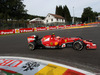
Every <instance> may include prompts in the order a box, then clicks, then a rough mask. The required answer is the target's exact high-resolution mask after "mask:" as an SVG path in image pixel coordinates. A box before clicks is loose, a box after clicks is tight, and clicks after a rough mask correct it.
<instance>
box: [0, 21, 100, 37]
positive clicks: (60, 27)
mask: <svg viewBox="0 0 100 75" xmlns="http://www.w3.org/2000/svg"><path fill="white" fill-rule="evenodd" d="M99 23H100V22H93V23H88V24H99ZM88 24H77V25H60V26H48V27H36V28H21V29H10V30H0V35H5V34H15V33H25V32H34V31H44V30H54V29H67V28H70V27H77V26H84V25H88Z"/></svg>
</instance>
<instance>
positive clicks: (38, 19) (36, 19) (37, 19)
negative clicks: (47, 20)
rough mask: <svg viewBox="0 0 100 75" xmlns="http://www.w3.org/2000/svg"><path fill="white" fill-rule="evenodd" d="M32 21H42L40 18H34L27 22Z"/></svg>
mask: <svg viewBox="0 0 100 75" xmlns="http://www.w3.org/2000/svg"><path fill="white" fill-rule="evenodd" d="M32 21H43V20H42V19H41V18H34V19H32V20H30V21H29V22H32Z"/></svg>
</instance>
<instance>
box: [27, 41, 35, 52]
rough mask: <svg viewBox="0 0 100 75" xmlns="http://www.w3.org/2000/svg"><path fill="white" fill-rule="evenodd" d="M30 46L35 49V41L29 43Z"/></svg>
mask: <svg viewBox="0 0 100 75" xmlns="http://www.w3.org/2000/svg"><path fill="white" fill-rule="evenodd" d="M28 48H29V49H30V50H32V51H33V50H35V43H34V42H33V43H29V45H28Z"/></svg>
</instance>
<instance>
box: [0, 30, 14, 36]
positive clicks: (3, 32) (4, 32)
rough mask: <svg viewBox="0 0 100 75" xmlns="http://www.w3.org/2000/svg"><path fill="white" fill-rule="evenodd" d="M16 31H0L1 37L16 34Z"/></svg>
mask: <svg viewBox="0 0 100 75" xmlns="http://www.w3.org/2000/svg"><path fill="white" fill-rule="evenodd" d="M14 33H15V29H10V30H0V35H5V34H14Z"/></svg>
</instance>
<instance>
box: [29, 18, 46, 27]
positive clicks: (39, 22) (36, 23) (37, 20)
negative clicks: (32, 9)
mask: <svg viewBox="0 0 100 75" xmlns="http://www.w3.org/2000/svg"><path fill="white" fill-rule="evenodd" d="M43 25H44V21H43V20H42V19H41V18H34V19H32V20H30V21H29V25H28V28H32V27H42V26H43Z"/></svg>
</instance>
